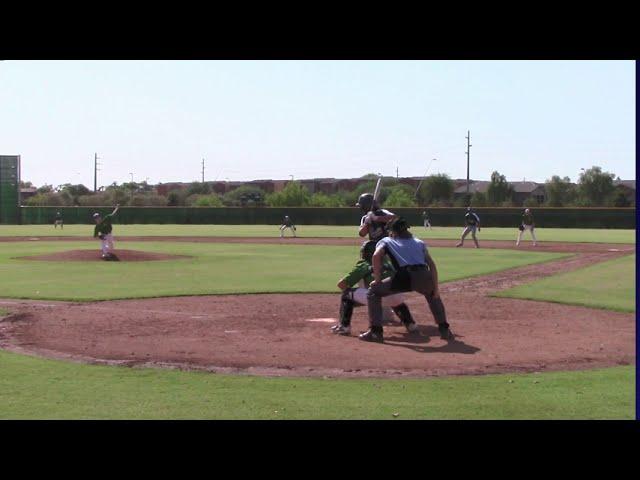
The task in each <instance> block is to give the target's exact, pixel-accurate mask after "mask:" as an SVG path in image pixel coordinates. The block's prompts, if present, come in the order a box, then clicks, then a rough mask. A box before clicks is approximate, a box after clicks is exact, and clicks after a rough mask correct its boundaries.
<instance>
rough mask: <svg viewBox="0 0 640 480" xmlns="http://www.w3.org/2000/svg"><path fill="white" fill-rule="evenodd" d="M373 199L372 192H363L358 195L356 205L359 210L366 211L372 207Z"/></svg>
mask: <svg viewBox="0 0 640 480" xmlns="http://www.w3.org/2000/svg"><path fill="white" fill-rule="evenodd" d="M374 204H375V201H374V200H373V194H372V193H363V194H362V195H360V196H359V197H358V203H356V207H360V210H363V211H365V212H368V211H369V210H371V208H373V206H374Z"/></svg>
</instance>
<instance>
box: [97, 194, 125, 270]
mask: <svg viewBox="0 0 640 480" xmlns="http://www.w3.org/2000/svg"><path fill="white" fill-rule="evenodd" d="M118 208H120V205H116V208H115V209H114V210H113V212H111V213H110V214H108V215H105V216H104V218H103V217H102V216H101V215H100V214H99V213H98V212H96V213H94V214H93V219H94V220H95V222H96V227H95V229H94V230H93V238H96V237H98V238H99V239H100V242H101V247H100V248H101V250H102V259H103V260H115V259H117V257H116V256H115V255H114V253H113V234H112V233H111V232H112V231H113V225H111V220H112V218H113V216H114V215H115V214H116V213H117V212H118Z"/></svg>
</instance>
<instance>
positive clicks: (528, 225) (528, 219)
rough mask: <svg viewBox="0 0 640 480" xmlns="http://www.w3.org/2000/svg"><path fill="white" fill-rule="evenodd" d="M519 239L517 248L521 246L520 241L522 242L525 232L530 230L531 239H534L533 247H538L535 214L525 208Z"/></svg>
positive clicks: (519, 228)
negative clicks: (534, 221)
mask: <svg viewBox="0 0 640 480" xmlns="http://www.w3.org/2000/svg"><path fill="white" fill-rule="evenodd" d="M518 230H520V231H519V232H518V239H517V240H516V247H517V246H519V245H520V240H522V234H523V233H524V231H525V230H529V232H530V233H531V238H533V246H534V247H535V246H536V242H537V240H536V234H535V233H534V230H535V226H534V223H533V214H532V213H531V210H529V209H528V208H525V210H524V213H523V214H522V221H521V222H520V226H519V227H518Z"/></svg>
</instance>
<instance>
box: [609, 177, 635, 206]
mask: <svg viewBox="0 0 640 480" xmlns="http://www.w3.org/2000/svg"><path fill="white" fill-rule="evenodd" d="M613 185H614V186H615V187H616V190H618V191H619V192H621V193H622V194H623V195H624V196H625V198H626V199H627V201H628V202H629V204H630V205H635V204H636V181H635V180H614V181H613Z"/></svg>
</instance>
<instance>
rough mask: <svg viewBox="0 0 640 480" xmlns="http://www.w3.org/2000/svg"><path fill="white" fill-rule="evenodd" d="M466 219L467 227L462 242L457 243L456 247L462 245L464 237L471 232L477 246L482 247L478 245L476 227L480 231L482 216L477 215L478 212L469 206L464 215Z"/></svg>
mask: <svg viewBox="0 0 640 480" xmlns="http://www.w3.org/2000/svg"><path fill="white" fill-rule="evenodd" d="M464 221H465V224H466V227H465V228H464V230H463V232H462V237H461V238H460V242H459V243H458V244H456V247H461V246H462V245H463V244H464V238H465V237H466V236H467V235H468V234H469V232H471V237H473V243H475V244H476V248H480V245H478V239H477V238H476V229H477V230H478V231H480V217H478V215H476V212H474V211H473V209H472V208H471V207H467V213H466V214H465V216H464Z"/></svg>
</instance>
